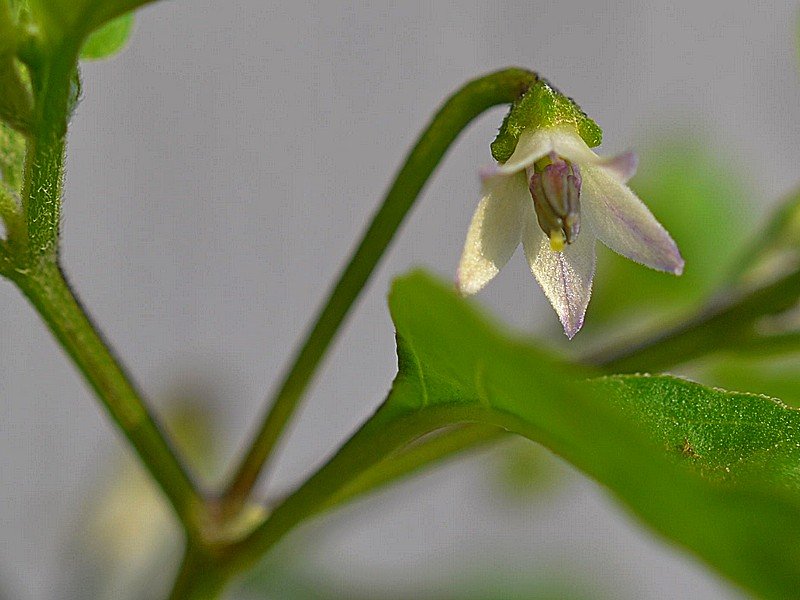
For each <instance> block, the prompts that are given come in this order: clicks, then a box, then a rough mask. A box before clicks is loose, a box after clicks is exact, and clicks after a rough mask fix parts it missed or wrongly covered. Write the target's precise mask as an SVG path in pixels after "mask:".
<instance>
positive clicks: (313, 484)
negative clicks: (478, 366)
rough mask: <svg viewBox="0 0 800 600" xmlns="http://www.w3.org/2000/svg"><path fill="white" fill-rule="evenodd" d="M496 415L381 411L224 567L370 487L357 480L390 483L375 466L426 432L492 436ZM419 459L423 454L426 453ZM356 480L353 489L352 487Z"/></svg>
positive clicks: (238, 565)
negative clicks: (466, 426)
mask: <svg viewBox="0 0 800 600" xmlns="http://www.w3.org/2000/svg"><path fill="white" fill-rule="evenodd" d="M493 418H494V416H493V415H489V416H487V415H486V414H485V411H483V410H482V409H476V408H473V407H468V408H464V407H463V405H459V404H456V405H453V406H443V407H436V408H429V409H424V410H417V411H410V412H408V413H406V414H400V415H398V414H397V412H396V411H394V410H387V409H384V408H382V409H379V410H378V412H377V413H376V414H375V415H374V416H373V417H372V418H371V419H369V420H368V421H367V422H366V423H365V424H364V425H363V426H362V427H361V429H359V430H358V432H356V433H355V434H354V435H353V436H352V437H351V438H350V439H349V440H348V441H347V442H346V443H345V444H344V446H342V448H341V449H340V450H339V451H338V452H337V453H336V455H335V456H334V457H333V458H331V460H330V461H328V462H327V463H326V464H325V465H324V466H323V467H321V468H320V469H319V471H317V473H316V474H314V475H313V476H312V477H311V478H310V479H308V480H307V481H306V482H305V483H304V484H303V485H302V486H301V487H300V488H299V489H298V490H297V491H295V492H294V493H293V494H292V495H291V496H289V497H288V498H287V499H286V500H285V501H284V502H283V503H282V504H281V505H280V506H278V507H277V508H276V509H275V510H274V512H273V513H272V515H270V517H269V519H267V520H266V521H265V522H264V523H263V524H262V525H260V526H259V527H258V528H256V529H255V530H254V531H253V533H251V534H250V535H249V536H248V537H247V538H245V539H244V540H242V541H241V542H239V543H237V544H234V545H233V546H232V547H231V548H230V554H229V558H228V559H227V561H226V566H225V568H226V570H227V571H228V572H229V573H232V574H234V573H236V572H240V571H242V570H245V569H247V568H249V567H251V566H252V565H253V564H254V563H255V562H256V561H257V560H258V559H259V558H260V557H261V556H262V555H263V554H264V553H266V552H267V551H268V550H269V549H270V548H272V546H274V545H275V544H276V543H277V542H278V541H279V540H280V539H281V538H282V537H283V536H284V535H285V534H286V533H287V532H289V531H290V530H291V529H292V528H293V527H295V526H296V525H297V524H298V523H300V522H302V521H303V520H305V519H307V518H309V517H311V516H314V515H317V514H319V513H321V512H322V511H324V510H327V509H329V508H331V507H333V506H335V505H337V504H339V503H341V502H342V501H344V500H345V499H350V498H352V497H354V496H355V495H356V493H358V494H360V493H364V492H366V491H367V490H368V489H372V488H368V486H366V485H362V484H359V483H358V482H364V483H366V482H368V481H369V480H372V481H373V482H374V483H375V484H376V485H377V484H383V483H386V482H387V481H388V480H389V479H388V477H382V476H376V474H375V471H374V469H379V468H381V465H382V464H384V465H385V464H389V461H390V460H391V457H392V456H393V455H396V454H397V453H398V452H402V451H403V450H404V449H406V448H408V447H409V446H410V445H412V444H414V443H415V442H418V441H420V440H422V438H424V436H426V435H429V434H431V433H432V432H434V431H437V430H438V429H440V428H442V427H450V426H452V425H453V424H454V423H459V422H460V423H470V422H473V421H474V422H483V423H484V424H483V425H479V426H476V427H479V428H480V429H475V430H474V432H473V433H477V432H478V431H479V430H480V431H481V432H482V433H483V434H486V435H490V436H494V435H496V431H497V429H498V428H497V427H493V426H491V425H488V424H486V423H487V422H489V421H490V420H491V419H493ZM498 425H500V424H499V423H498ZM454 431H459V430H458V429H456V430H454ZM490 432H491V433H490ZM457 435H458V434H457ZM442 439H446V438H442ZM472 441H473V442H474V441H475V437H472ZM463 447H464V446H463V445H461V444H459V443H455V444H439V445H438V449H439V450H446V451H451V450H452V451H455V450H458V449H462V448H463ZM443 455H444V453H440V454H437V455H436V456H434V454H433V453H427V456H426V457H425V458H426V460H425V461H422V460H420V461H413V462H415V463H416V464H415V465H414V468H418V467H419V466H421V465H422V464H426V463H430V462H432V461H433V460H434V459H438V458H441V457H442V456H443ZM419 457H420V458H422V455H419ZM389 471H391V467H389ZM387 472H388V471H387ZM402 472H403V473H405V472H408V471H405V470H404V471H402ZM354 484H355V487H351V486H352V485H354Z"/></svg>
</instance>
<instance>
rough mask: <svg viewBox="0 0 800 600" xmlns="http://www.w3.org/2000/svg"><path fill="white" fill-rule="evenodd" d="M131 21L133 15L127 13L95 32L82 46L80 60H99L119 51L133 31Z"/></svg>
mask: <svg viewBox="0 0 800 600" xmlns="http://www.w3.org/2000/svg"><path fill="white" fill-rule="evenodd" d="M133 21H134V18H133V13H127V14H124V15H122V16H121V17H117V18H116V19H114V20H112V21H109V22H108V23H106V24H105V25H103V26H102V27H101V28H100V29H98V30H96V31H95V32H94V33H92V34H91V35H90V36H89V37H88V39H87V40H86V43H85V44H84V45H83V48H82V49H81V59H82V60H99V59H102V58H108V57H110V56H113V55H114V54H116V53H118V52H119V51H121V50H122V49H123V48H124V47H125V44H126V43H127V41H128V38H130V35H131V31H133Z"/></svg>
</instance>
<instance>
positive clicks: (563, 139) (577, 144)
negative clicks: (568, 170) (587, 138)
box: [549, 127, 602, 168]
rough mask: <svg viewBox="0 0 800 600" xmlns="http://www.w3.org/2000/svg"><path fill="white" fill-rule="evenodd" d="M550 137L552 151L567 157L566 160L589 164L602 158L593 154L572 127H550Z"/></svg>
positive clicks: (578, 163)
mask: <svg viewBox="0 0 800 600" xmlns="http://www.w3.org/2000/svg"><path fill="white" fill-rule="evenodd" d="M549 131H550V139H551V140H552V143H553V151H554V152H555V153H556V154H558V155H559V156H561V157H562V158H565V159H567V160H568V161H570V162H572V163H575V164H577V165H579V166H580V167H581V168H583V165H591V164H595V163H598V162H600V161H602V159H601V158H600V157H599V156H597V154H595V153H594V152H593V151H592V149H591V148H589V146H587V145H586V142H584V141H583V138H582V137H581V136H580V135H579V134H578V132H577V130H576V129H575V128H574V127H558V128H554V129H550V130H549Z"/></svg>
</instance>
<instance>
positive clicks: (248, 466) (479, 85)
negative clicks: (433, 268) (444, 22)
mask: <svg viewBox="0 0 800 600" xmlns="http://www.w3.org/2000/svg"><path fill="white" fill-rule="evenodd" d="M535 80H536V75H535V74H534V73H532V72H530V71H525V70H522V69H506V70H502V71H497V72H495V73H491V74H489V75H487V76H485V77H481V78H480V79H476V80H474V81H471V82H469V83H467V84H466V85H465V86H464V87H462V88H461V89H460V90H458V91H457V92H456V93H455V94H453V95H452V96H451V97H450V99H449V100H447V102H445V104H444V105H443V106H442V108H441V109H440V110H439V112H438V113H437V114H436V115H435V116H434V118H433V120H432V121H431V122H430V124H429V125H428V127H427V128H426V129H425V131H424V132H423V134H422V136H421V137H420V138H419V141H418V142H417V144H416V145H415V146H414V148H413V149H412V150H411V153H410V154H409V156H408V158H407V159H406V162H405V164H404V165H403V167H402V169H401V170H400V172H399V173H398V175H397V177H396V178H395V181H394V183H393V184H392V187H391V188H390V189H389V192H388V193H387V195H386V197H385V198H384V200H383V204H382V205H381V207H380V209H379V210H378V212H377V213H376V214H375V216H374V217H373V219H372V222H371V223H370V225H369V227H368V228H367V230H366V232H365V233H364V235H363V237H362V239H361V242H360V243H359V245H358V247H357V248H356V250H355V251H354V253H353V255H352V256H351V258H350V261H349V263H348V265H347V267H346V268H345V269H344V271H342V273H341V275H340V276H339V280H338V282H337V283H336V285H335V286H334V287H333V289H332V291H331V292H330V295H329V296H328V299H327V301H326V302H325V305H324V308H323V309H322V310H321V312H320V313H319V315H318V316H317V319H316V322H315V323H314V326H313V327H312V328H311V329H310V331H309V333H308V335H307V337H306V339H305V342H304V343H303V345H302V346H301V347H300V350H299V352H298V353H297V355H296V356H295V359H294V362H293V364H292V366H291V368H290V369H289V370H288V371H287V373H286V375H285V377H284V379H283V382H282V383H281V385H280V387H279V388H278V391H277V393H276V394H275V395H274V397H273V399H272V401H271V403H270V409H269V411H268V412H267V413H266V415H265V417H264V418H263V420H262V422H261V426H260V427H259V429H258V431H257V433H256V434H255V436H254V438H253V440H252V442H251V444H250V445H249V449H248V451H247V453H246V454H245V456H244V458H243V459H242V461H241V463H240V464H239V466H238V468H237V469H236V470H235V472H234V476H233V478H232V479H231V482H230V484H229V485H228V488H227V490H226V492H225V494H224V500H225V502H226V503H227V504H229V505H231V506H233V507H237V506H239V505H240V504H241V503H242V502H243V501H244V499H245V498H247V496H248V495H249V493H250V491H251V490H252V488H253V486H254V485H255V483H256V481H257V479H258V477H259V474H260V473H261V471H262V470H263V468H264V465H265V463H266V462H267V461H268V460H269V458H270V455H271V453H272V451H273V449H274V447H275V445H276V443H277V442H278V440H279V438H280V436H281V433H282V432H283V430H284V428H285V426H286V424H287V422H288V421H289V419H290V418H291V416H292V414H293V413H294V411H295V409H296V408H297V405H298V403H299V401H300V399H301V398H302V396H303V394H304V392H305V391H306V389H307V387H308V385H309V383H310V381H311V379H312V377H313V375H314V373H315V371H316V369H317V367H318V366H319V363H320V361H321V359H322V358H323V356H324V355H325V352H326V350H327V349H328V346H329V345H330V343H331V341H332V340H333V338H334V336H335V334H336V332H337V331H338V329H339V327H340V326H341V325H342V322H343V321H344V319H345V317H346V316H347V313H348V312H349V310H350V308H351V307H352V305H353V303H354V302H355V300H356V298H357V297H358V295H359V293H360V292H361V290H362V289H363V288H364V285H365V284H366V282H367V280H368V279H369V277H370V275H371V274H372V272H373V270H374V269H375V267H376V265H377V264H378V262H379V261H380V259H381V257H382V256H383V254H384V252H385V251H386V248H387V247H388V246H389V243H390V242H391V240H392V238H393V237H394V235H395V233H396V232H397V230H398V228H399V227H400V224H401V223H402V222H403V219H404V217H405V216H406V214H407V213H408V211H409V210H410V209H411V207H412V206H413V204H414V202H415V200H416V199H417V196H418V195H419V193H420V191H421V190H422V188H423V186H424V185H425V182H426V181H427V180H428V178H429V177H430V176H431V174H432V173H433V171H434V169H435V168H436V166H437V165H438V164H439V162H440V161H441V160H442V158H443V156H444V154H445V152H446V151H447V149H448V148H449V147H450V145H451V144H452V143H453V141H455V139H456V137H458V134H459V133H460V132H461V131H462V130H463V129H464V128H465V127H466V126H467V125H468V124H469V123H470V122H471V121H472V120H473V119H474V118H475V117H477V116H478V115H480V114H481V113H483V112H484V111H485V110H487V109H489V108H491V107H492V106H495V105H498V104H505V103H510V102H513V101H514V100H516V99H518V98H519V96H520V95H521V94H522V93H523V92H524V91H525V90H526V89H527V88H528V87H529V86H530V85H531V83H532V82H534V81H535Z"/></svg>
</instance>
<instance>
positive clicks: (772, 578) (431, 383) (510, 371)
mask: <svg viewBox="0 0 800 600" xmlns="http://www.w3.org/2000/svg"><path fill="white" fill-rule="evenodd" d="M390 305H391V310H392V315H393V317H394V320H395V324H396V327H397V338H398V355H399V364H400V373H399V374H398V376H397V379H396V381H395V384H394V386H393V388H392V392H391V394H390V396H389V398H388V400H387V401H386V404H385V405H384V407H383V408H382V409H381V411H388V412H389V413H394V416H393V418H392V422H394V423H398V422H402V421H404V420H407V419H410V418H412V415H416V417H415V418H417V419H424V418H428V419H429V420H430V425H431V426H432V427H436V426H440V425H441V423H443V422H452V421H470V422H488V423H491V424H494V425H500V426H503V427H505V428H507V429H509V430H512V431H515V432H517V433H520V434H522V435H524V436H526V437H528V438H530V439H532V440H535V441H538V442H540V443H542V444H544V445H545V446H547V447H549V448H550V449H551V450H553V451H554V452H556V453H557V454H560V455H561V456H562V457H563V458H565V459H566V460H568V461H569V462H571V463H572V464H574V465H575V466H576V467H578V468H579V469H582V470H583V471H584V472H586V473H587V474H588V475H590V476H591V477H593V478H595V479H597V480H598V481H599V482H600V483H602V484H603V485H605V486H606V487H608V488H609V489H610V490H611V491H612V492H613V493H614V494H615V495H616V496H617V497H618V498H619V499H620V500H622V501H623V502H624V503H625V504H627V505H628V506H629V507H630V508H631V509H632V510H633V511H634V512H635V513H637V514H638V516H639V517H640V518H642V519H643V520H644V521H645V522H647V523H648V524H649V525H650V526H652V527H653V528H655V529H656V530H658V531H659V532H660V533H661V534H662V535H664V536H665V537H667V538H668V539H671V540H672V541H674V542H677V543H679V544H681V545H682V546H684V547H686V548H688V549H690V550H692V551H693V552H694V553H696V554H697V555H698V556H700V557H702V558H703V559H704V560H705V561H707V562H708V563H709V564H711V565H713V566H714V567H716V568H717V569H718V570H719V571H720V572H722V573H724V574H725V575H727V576H728V577H730V578H731V579H732V580H734V581H736V582H738V583H740V584H742V585H744V586H746V587H748V588H750V589H751V590H753V591H756V592H758V593H760V594H761V595H763V596H764V597H772V598H786V597H791V596H792V595H793V594H795V593H796V591H797V589H800V413H798V412H797V411H795V410H792V409H789V408H787V407H786V406H784V405H782V404H780V403H779V402H777V401H774V400H771V399H768V398H765V397H760V396H754V395H748V394H737V393H729V392H724V391H720V390H714V389H708V388H704V387H703V386H700V385H698V384H695V383H691V382H688V381H684V380H680V379H676V378H672V377H663V376H662V377H645V376H616V377H609V378H602V379H595V380H592V381H591V383H589V384H587V383H586V382H585V381H582V378H583V377H582V376H583V373H581V372H580V371H577V370H576V369H574V368H570V367H569V366H567V365H564V364H562V363H560V362H559V361H558V360H557V359H556V358H554V357H552V356H550V355H548V354H546V353H544V352H542V351H541V350H538V349H537V348H535V347H533V346H530V345H528V344H521V343H519V342H515V341H513V340H509V339H507V338H505V337H501V336H499V335H497V334H496V333H495V332H494V329H493V328H492V327H491V326H489V325H488V324H487V323H486V322H485V320H484V319H482V318H481V317H479V316H478V315H477V314H476V313H475V312H474V310H473V309H471V308H470V307H469V306H468V305H467V304H466V303H465V302H464V301H462V300H460V299H459V298H457V297H456V296H455V294H454V293H452V292H451V291H450V290H448V289H445V288H443V287H442V286H440V285H439V284H436V283H434V282H433V281H432V280H430V279H429V278H428V277H427V276H425V275H421V274H414V275H411V276H409V277H406V278H404V279H401V280H399V281H398V282H397V283H396V284H395V286H394V289H393V291H392V294H391V298H390ZM442 413H444V414H445V415H446V417H443V416H442ZM380 414H381V413H380V412H379V416H380ZM423 415H427V416H423ZM385 426H386V425H384V427H385Z"/></svg>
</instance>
